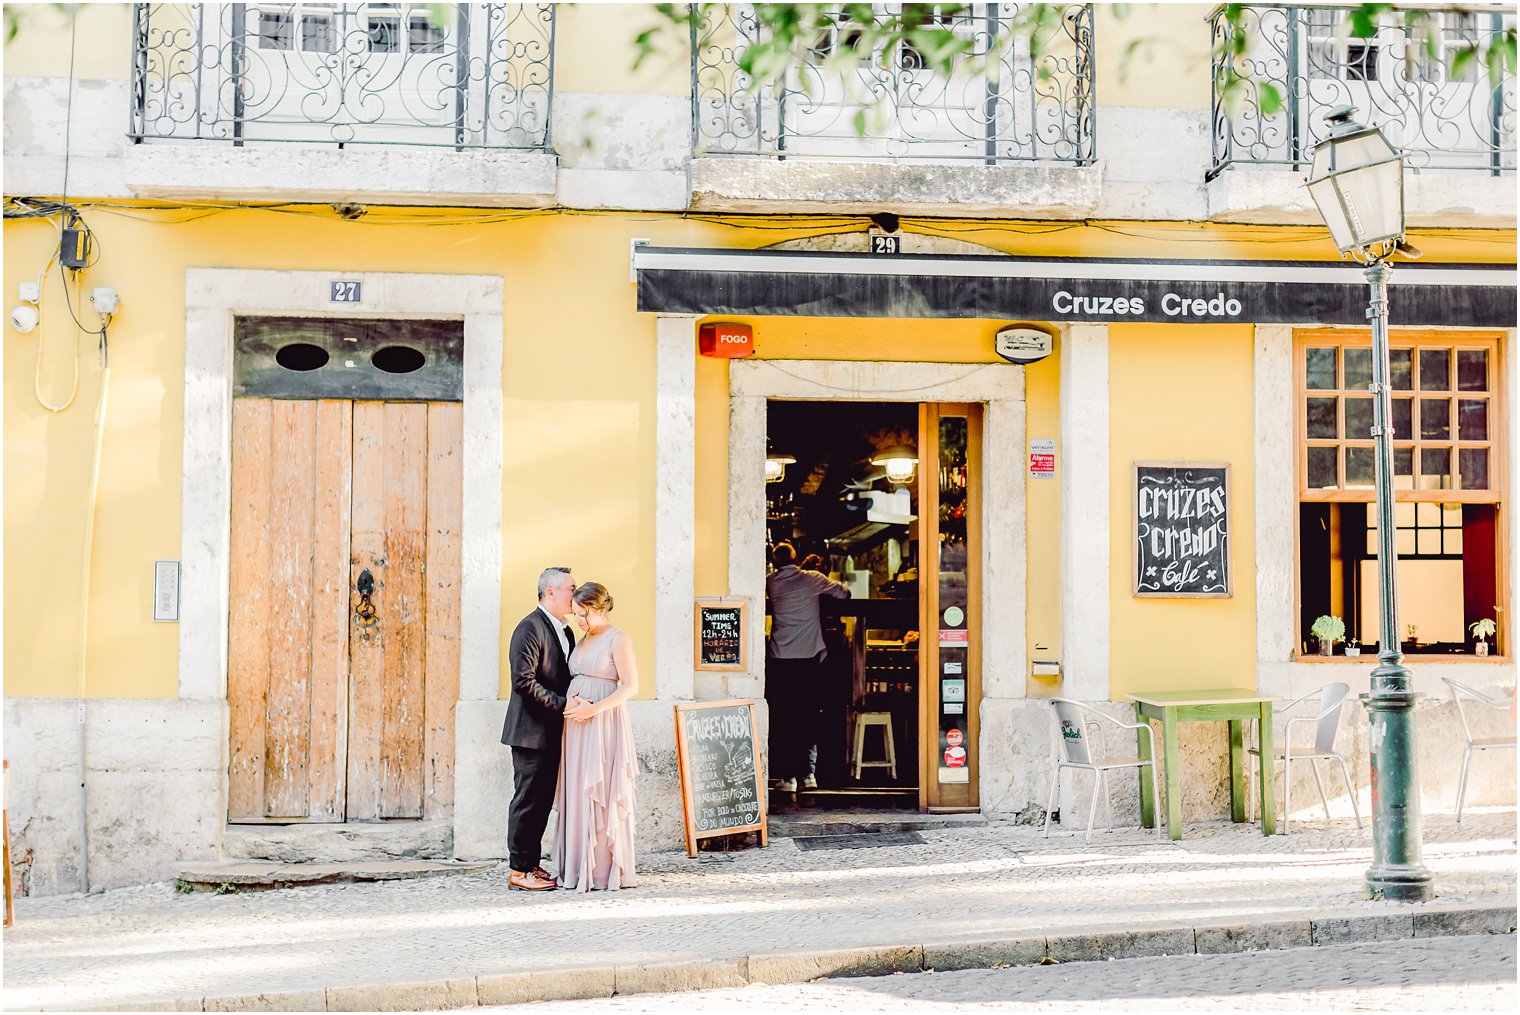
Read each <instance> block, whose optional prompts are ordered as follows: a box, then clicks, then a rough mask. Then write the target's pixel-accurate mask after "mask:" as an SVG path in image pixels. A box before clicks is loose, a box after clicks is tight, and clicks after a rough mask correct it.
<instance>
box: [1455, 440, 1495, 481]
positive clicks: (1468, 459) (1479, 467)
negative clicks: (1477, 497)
mask: <svg viewBox="0 0 1520 1015" xmlns="http://www.w3.org/2000/svg"><path fill="white" fill-rule="evenodd" d="M1457 464H1458V467H1459V468H1460V469H1461V470H1462V489H1464V490H1487V489H1488V449H1487V448H1462V449H1461V450H1460V451H1458V452H1457Z"/></svg>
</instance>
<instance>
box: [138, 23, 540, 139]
mask: <svg viewBox="0 0 1520 1015" xmlns="http://www.w3.org/2000/svg"><path fill="white" fill-rule="evenodd" d="M133 6H134V39H133V62H132V130H131V137H132V138H133V139H134V140H136V141H143V140H149V139H159V138H163V139H170V138H172V139H176V140H178V139H198V140H208V141H230V142H232V143H233V144H243V143H245V142H248V141H297V142H310V143H323V144H340V145H346V144H371V143H379V144H404V145H427V146H438V147H451V148H460V149H463V148H494V149H516V150H526V151H543V150H547V148H548V146H549V123H550V111H551V103H552V99H553V87H552V82H553V53H554V5H553V4H547V3H546V4H466V3H461V4H454V5H453V6H452V8H450V9H449V11H448V13H449V15H450V16H449V17H448V18H446V19H440V21H439V23H434V21H433V18H432V16H431V11H432V10H434V9H436V8H437V7H438V6H440V5H423V4H378V3H373V4H268V3H265V4H257V3H253V4H135V5H133Z"/></svg>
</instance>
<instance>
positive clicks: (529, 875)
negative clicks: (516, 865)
mask: <svg viewBox="0 0 1520 1015" xmlns="http://www.w3.org/2000/svg"><path fill="white" fill-rule="evenodd" d="M507 887H508V888H511V889H516V890H517V891H519V892H547V891H551V890H553V889H555V888H558V887H559V885H557V884H555V883H554V880H553V879H552V878H545V877H539V875H538V871H537V870H530V871H527V872H526V873H525V872H523V871H511V872H510V873H508V874H507Z"/></svg>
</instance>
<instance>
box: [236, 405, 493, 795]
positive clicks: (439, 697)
mask: <svg viewBox="0 0 1520 1015" xmlns="http://www.w3.org/2000/svg"><path fill="white" fill-rule="evenodd" d="M462 410H463V406H462V404H461V403H459V402H391V401H360V400H351V399H277V398H246V397H245V398H235V399H234V400H233V412H232V532H231V537H232V554H231V576H230V578H231V584H230V601H229V618H228V620H229V628H228V699H229V706H230V713H231V716H230V718H231V734H230V736H231V756H230V772H229V807H228V818H229V820H230V821H232V822H291V821H310V822H342V821H379V820H386V819H397V818H401V819H406V818H431V817H437V816H444V815H447V814H449V813H451V812H452V806H453V795H454V793H453V786H454V773H453V765H454V706H455V703H456V702H457V701H458V698H459V580H460V577H459V576H460V513H461V489H462V481H463V470H462V461H461V442H462V425H463V412H462Z"/></svg>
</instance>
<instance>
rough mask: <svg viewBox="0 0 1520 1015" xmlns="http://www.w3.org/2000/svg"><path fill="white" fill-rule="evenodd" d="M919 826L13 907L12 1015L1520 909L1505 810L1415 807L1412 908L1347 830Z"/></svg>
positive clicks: (460, 994)
mask: <svg viewBox="0 0 1520 1015" xmlns="http://www.w3.org/2000/svg"><path fill="white" fill-rule="evenodd" d="M922 834H923V838H924V840H925V841H924V842H923V843H922V844H918V845H901V846H888V847H880V848H865V849H851V850H813V851H804V850H800V849H798V847H797V846H796V844H795V843H794V842H793V841H792V840H789V839H775V840H773V841H772V845H771V846H770V847H769V848H766V849H756V850H749V851H745V852H739V853H731V854H704V855H703V856H701V857H700V858H699V859H697V860H690V859H688V858H687V857H686V856H685V855H684V854H683V853H679V852H662V853H651V854H646V855H644V856H641V857H640V858H639V877H640V883H639V886H638V887H637V888H636V889H633V890H631V891H627V892H620V893H613V894H602V893H594V894H591V895H585V896H578V895H573V894H571V893H568V892H552V893H544V894H539V895H530V894H527V893H521V892H512V893H508V892H507V891H506V873H507V872H506V871H505V869H504V868H501V867H496V868H494V869H491V870H488V871H485V872H482V873H478V874H461V875H455V876H449V877H442V878H432V879H427V880H419V881H400V882H386V883H368V884H337V885H320V886H315V887H310V888H301V889H291V890H284V891H266V892H254V893H242V894H228V895H216V894H212V893H194V894H179V893H176V891H175V890H174V887H173V886H172V885H170V884H157V885H150V886H144V887H138V888H130V889H120V890H115V891H108V892H104V893H99V894H92V895H88V896H78V895H75V896H57V897H50V898H37V899H23V900H21V901H20V904H19V906H18V910H17V923H16V926H15V927H13V928H12V929H10V930H7V931H6V933H5V1004H6V1007H7V1008H11V1009H16V1008H38V1007H53V1008H58V1007H72V1008H84V1009H89V1008H100V1007H104V1006H108V1005H127V1004H151V1003H162V1002H166V1001H175V1002H177V1003H196V1002H197V1001H198V999H207V1000H206V1002H205V1004H206V1007H207V1008H208V1009H209V1008H211V1007H213V1002H214V1001H215V1000H216V999H217V998H231V997H239V996H243V997H246V996H248V995H268V994H275V993H291V992H306V993H303V994H299V996H298V997H292V998H286V1000H285V1002H284V1004H285V1006H286V1007H292V1006H293V1007H314V1008H321V1007H323V1006H324V1000H325V1003H326V1005H327V1006H328V1007H336V1006H338V1005H339V1003H340V1002H341V1003H343V1004H353V1005H358V1004H359V1003H360V1001H361V1000H363V998H362V997H359V996H355V997H354V998H351V999H348V1000H346V1001H345V1000H342V999H341V998H340V999H338V1000H335V999H334V997H333V995H332V994H324V991H332V990H336V989H339V988H348V987H354V988H360V987H371V986H376V985H384V984H408V983H410V984H416V983H423V982H428V983H435V984H436V983H438V982H439V981H449V983H450V986H449V987H448V990H447V992H446V994H447V996H446V997H440V996H439V995H436V994H432V995H429V994H425V993H424V994H421V995H418V996H417V998H416V999H415V1000H414V1003H415V1006H416V1007H427V1006H430V1005H433V1006H436V1005H437V1004H442V1003H453V1004H461V1003H462V1004H474V1003H476V1000H477V999H479V1000H480V1001H481V1002H482V1003H497V1002H501V1001H505V1000H509V998H505V997H501V996H491V994H490V992H489V991H487V990H486V989H485V983H486V980H485V979H484V978H485V977H486V976H487V975H488V974H510V973H522V972H526V971H542V970H544V969H560V968H563V967H574V966H583V967H586V966H601V967H612V966H615V967H617V969H618V971H619V974H618V975H619V979H618V983H619V987H618V992H619V993H629V992H631V991H630V990H629V989H627V988H626V987H625V986H624V985H623V984H624V980H623V976H624V973H625V972H629V973H631V972H635V971H641V970H646V969H647V968H648V967H650V966H655V965H659V964H669V963H678V962H693V961H697V960H719V959H723V960H733V959H743V958H744V957H746V956H756V955H765V954H768V953H777V952H795V951H797V950H798V949H815V950H829V949H846V948H851V947H862V946H885V945H903V944H916V943H923V942H929V941H948V940H954V939H956V938H970V937H988V936H994V935H999V936H1003V937H1019V936H1026V935H1027V936H1046V935H1049V936H1054V935H1071V934H1078V933H1086V932H1090V931H1093V930H1095V929H1103V928H1109V929H1119V930H1123V929H1125V928H1130V927H1135V926H1148V925H1156V924H1162V923H1165V924H1170V925H1174V926H1175V925H1179V923H1180V924H1185V925H1187V926H1192V925H1195V924H1197V923H1203V922H1210V923H1216V924H1218V923H1225V924H1239V925H1246V924H1262V923H1266V922H1269V921H1273V920H1286V919H1298V920H1305V919H1311V918H1317V917H1320V916H1325V917H1332V918H1333V917H1341V916H1351V917H1366V916H1368V915H1372V916H1378V915H1379V914H1384V916H1383V917H1379V918H1380V919H1382V918H1386V920H1388V921H1391V922H1390V924H1389V925H1390V927H1395V925H1396V924H1397V923H1398V921H1399V920H1403V921H1404V924H1403V927H1404V929H1403V930H1398V929H1397V928H1396V927H1395V930H1392V931H1390V933H1389V934H1388V935H1387V936H1389V937H1410V936H1412V935H1411V933H1410V932H1409V931H1408V929H1407V928H1408V926H1409V924H1408V919H1409V917H1408V914H1410V913H1411V912H1418V911H1420V910H1421V909H1422V908H1423V907H1426V906H1430V905H1437V904H1439V905H1443V906H1452V905H1461V904H1472V905H1489V906H1502V905H1508V906H1510V907H1513V906H1514V902H1515V812H1514V811H1513V810H1509V809H1505V810H1478V811H1470V812H1469V813H1468V815H1467V816H1466V818H1465V820H1464V823H1463V824H1462V825H1460V826H1459V825H1457V824H1456V823H1455V821H1454V819H1453V818H1452V816H1451V815H1448V814H1434V815H1427V816H1426V821H1425V828H1424V841H1425V860H1426V863H1427V864H1428V866H1429V867H1430V868H1431V870H1432V871H1433V872H1434V874H1435V877H1436V885H1437V891H1438V895H1439V898H1438V899H1437V900H1436V902H1435V903H1431V904H1422V905H1415V906H1408V905H1404V906H1400V905H1398V904H1395V903H1384V902H1371V901H1368V900H1366V899H1365V898H1364V888H1363V874H1364V872H1365V870H1366V868H1367V866H1368V864H1369V862H1370V859H1371V849H1372V838H1371V831H1370V829H1361V830H1359V829H1357V828H1356V826H1355V825H1354V824H1353V823H1352V822H1350V821H1349V820H1345V821H1304V822H1295V823H1294V825H1293V828H1292V833H1291V834H1290V835H1278V836H1273V837H1264V836H1262V835H1261V833H1260V830H1259V828H1258V827H1256V826H1253V825H1232V824H1229V823H1227V822H1208V823H1199V824H1191V825H1188V826H1187V828H1186V835H1185V837H1184V838H1183V839H1182V840H1181V841H1180V842H1170V841H1165V840H1160V839H1158V838H1157V837H1156V836H1155V835H1154V834H1153V833H1141V832H1139V831H1138V830H1135V829H1129V830H1120V831H1117V832H1114V833H1106V832H1101V831H1100V832H1098V833H1095V834H1094V836H1093V841H1092V843H1091V844H1090V845H1089V844H1086V843H1084V842H1083V841H1082V838H1081V836H1080V835H1073V834H1072V833H1070V832H1065V833H1053V834H1052V836H1051V838H1049V839H1042V838H1041V836H1040V833H1039V830H1038V829H1037V828H1031V827H1029V826H1018V825H1008V824H992V825H987V826H984V827H962V828H952V829H943V830H934V831H925V832H924V833H922ZM1189 921H1191V923H1189ZM1501 929H1505V928H1501ZM1437 933H1440V932H1439V931H1438V932H1437ZM1189 940H1191V939H1189ZM1506 940H1507V941H1508V942H1509V945H1508V947H1513V938H1512V937H1507V938H1506ZM1199 950H1200V951H1201V950H1202V949H1201V948H1200V949H1199ZM926 954H927V953H926ZM748 968H749V969H750V970H752V971H753V970H754V969H756V968H758V967H757V965H756V964H755V963H753V962H751V963H750V964H749V967H748ZM472 978H481V979H480V980H479V985H480V989H479V990H478V991H477V981H476V980H475V979H472ZM751 978H752V979H761V978H762V977H759V976H752V977H751ZM798 978H799V979H800V978H802V977H798ZM456 981H457V984H458V986H457V991H456V987H455V986H454V984H455V983H456ZM741 982H742V981H741ZM772 982H774V978H773V981H772ZM723 985H725V984H723V983H708V984H701V983H696V984H693V986H723ZM644 989H660V990H664V989H669V987H668V986H665V985H663V984H661V983H658V982H656V983H654V984H653V985H652V986H649V987H645V988H644ZM605 993H606V994H611V993H612V991H611V990H607V991H605ZM557 996H561V997H566V996H573V995H568V994H563V993H562V994H559V995H557ZM303 999H304V1000H303Z"/></svg>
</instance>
